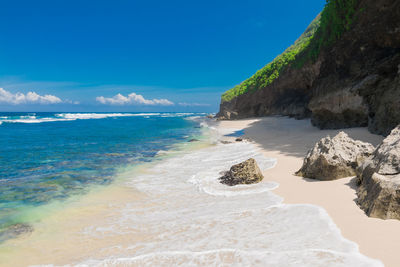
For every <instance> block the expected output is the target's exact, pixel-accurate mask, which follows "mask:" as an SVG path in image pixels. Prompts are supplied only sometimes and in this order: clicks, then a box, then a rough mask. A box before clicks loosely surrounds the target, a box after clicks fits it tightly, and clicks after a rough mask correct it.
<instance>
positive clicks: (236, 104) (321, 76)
mask: <svg viewBox="0 0 400 267" xmlns="http://www.w3.org/2000/svg"><path fill="white" fill-rule="evenodd" d="M333 1H336V0H332V1H330V2H333ZM342 2H343V1H342ZM355 3H356V4H355V12H354V16H353V17H352V23H351V24H350V25H349V27H348V29H347V30H346V31H345V32H344V33H343V34H342V35H341V36H340V38H339V39H338V40H336V41H335V42H333V43H331V44H329V45H326V46H325V47H322V48H321V50H320V52H319V54H318V57H317V59H316V60H315V61H307V62H306V63H305V64H303V65H302V66H301V67H299V66H298V64H291V65H289V66H288V67H286V68H285V69H284V70H282V71H281V73H280V74H279V77H278V78H276V79H275V80H274V81H273V82H272V83H271V84H269V85H268V86H265V87H260V88H256V89H253V90H251V91H249V92H247V93H245V94H243V95H239V96H237V97H235V98H234V99H232V100H231V101H229V102H223V103H221V106H220V112H219V113H218V116H219V117H220V118H225V119H240V118H245V117H254V116H266V115H288V116H294V117H298V118H303V117H311V119H312V123H313V125H315V126H317V127H319V128H343V127H354V126H368V128H369V130H370V131H371V132H373V133H378V134H383V135H388V134H389V133H390V130H391V129H393V128H394V127H396V125H398V124H399V123H400V109H399V106H400V20H399V17H400V1H398V0H357V1H355ZM315 38H320V36H315ZM265 78H268V77H265Z"/></svg>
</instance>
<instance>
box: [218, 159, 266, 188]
mask: <svg viewBox="0 0 400 267" xmlns="http://www.w3.org/2000/svg"><path fill="white" fill-rule="evenodd" d="M263 178H264V176H263V175H262V173H261V171H260V168H259V167H258V165H257V162H256V161H255V160H254V159H253V158H250V159H248V160H246V161H244V162H242V163H239V164H236V165H233V166H232V167H231V168H230V170H229V171H227V172H226V173H225V174H224V176H222V177H220V178H219V180H220V182H221V183H222V184H227V185H230V186H233V185H237V184H254V183H258V182H260V181H261V180H262V179H263Z"/></svg>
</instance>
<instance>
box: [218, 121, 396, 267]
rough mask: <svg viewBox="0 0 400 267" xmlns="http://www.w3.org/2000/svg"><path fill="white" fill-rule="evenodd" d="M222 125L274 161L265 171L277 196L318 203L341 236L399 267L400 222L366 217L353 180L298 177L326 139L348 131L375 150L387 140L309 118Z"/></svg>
mask: <svg viewBox="0 0 400 267" xmlns="http://www.w3.org/2000/svg"><path fill="white" fill-rule="evenodd" d="M218 127H221V128H237V129H243V130H244V132H245V137H248V138H250V139H251V140H253V141H254V142H255V143H256V145H257V146H258V147H260V148H261V149H262V152H263V154H264V155H265V156H266V157H269V158H275V159H276V160H277V163H276V165H275V167H274V168H272V169H268V170H265V171H263V174H264V177H265V178H264V179H265V180H267V181H275V182H278V183H279V187H278V188H277V189H275V190H273V191H272V192H274V193H276V194H278V195H279V196H281V197H283V198H284V201H283V203H285V204H313V205H317V206H320V207H322V208H324V209H325V210H326V211H327V212H328V214H329V216H330V217H331V218H332V220H333V221H334V223H335V224H336V225H337V226H338V228H339V229H340V231H341V233H342V236H343V237H344V238H346V239H348V240H350V241H353V242H355V243H357V244H358V247H359V250H360V252H361V253H362V254H364V255H366V256H368V257H370V258H373V259H378V260H381V261H382V262H383V263H384V264H385V266H387V267H395V266H398V264H399V262H398V259H397V257H396V253H397V246H398V244H400V221H397V220H382V219H377V218H371V217H368V216H367V215H365V213H364V211H363V210H361V209H360V208H359V207H358V206H357V204H356V203H355V199H356V198H357V196H356V190H357V186H356V184H355V178H354V177H348V178H342V179H338V180H333V181H318V180H312V179H306V178H302V177H298V176H295V175H294V173H295V171H297V170H298V169H299V168H300V167H301V165H302V162H303V158H304V156H305V155H306V153H307V151H308V150H309V149H310V148H311V147H312V146H314V144H315V143H316V142H317V141H318V140H319V139H320V138H322V137H325V136H326V135H331V136H334V135H336V134H337V133H338V132H339V131H344V132H346V133H347V134H349V136H351V137H352V138H355V139H359V140H362V141H365V142H370V143H372V144H373V145H374V146H376V145H377V144H378V143H379V142H380V141H381V140H382V139H383V137H382V136H378V135H374V134H371V133H369V132H368V131H367V129H365V128H350V129H339V130H320V129H317V128H316V127H313V126H312V125H311V123H310V121H309V120H295V119H292V118H287V117H264V118H256V119H245V120H236V121H219V123H218Z"/></svg>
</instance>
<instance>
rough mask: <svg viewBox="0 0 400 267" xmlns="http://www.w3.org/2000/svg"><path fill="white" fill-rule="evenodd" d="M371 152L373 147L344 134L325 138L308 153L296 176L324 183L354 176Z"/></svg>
mask: <svg viewBox="0 0 400 267" xmlns="http://www.w3.org/2000/svg"><path fill="white" fill-rule="evenodd" d="M373 151H374V147H373V145H371V144H369V143H364V142H361V141H358V140H354V139H352V138H350V137H349V136H348V135H347V134H346V133H344V132H340V133H338V134H337V135H336V136H335V137H333V138H331V137H330V136H327V137H324V138H322V139H321V140H319V141H318V143H316V144H315V146H314V148H313V149H311V150H310V151H309V152H308V154H307V156H306V157H305V159H304V162H303V166H302V167H301V169H300V170H299V171H297V172H296V175H299V176H303V177H307V178H312V179H318V180H324V181H325V180H335V179H339V178H343V177H348V176H355V175H356V168H357V166H358V164H359V162H361V161H363V159H365V158H367V157H368V156H370V155H371V154H372V152H373Z"/></svg>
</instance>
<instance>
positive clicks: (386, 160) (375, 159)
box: [357, 125, 400, 219]
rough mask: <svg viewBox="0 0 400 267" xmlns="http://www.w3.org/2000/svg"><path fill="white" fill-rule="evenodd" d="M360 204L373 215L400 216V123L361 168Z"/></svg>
mask: <svg viewBox="0 0 400 267" xmlns="http://www.w3.org/2000/svg"><path fill="white" fill-rule="evenodd" d="M357 176H358V179H359V180H358V182H359V184H360V187H359V189H358V191H357V195H358V200H357V203H358V205H359V206H360V207H361V208H362V209H363V210H364V211H365V213H366V214H367V215H369V216H371V217H378V218H382V219H400V125H399V126H397V127H396V128H395V129H393V130H392V132H391V133H390V135H389V136H388V137H386V139H385V140H383V142H382V143H381V144H380V145H379V146H378V147H377V149H376V150H375V151H374V153H373V155H372V157H371V158H370V159H369V160H367V161H365V162H364V164H363V165H362V166H360V168H359V169H358V173H357Z"/></svg>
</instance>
